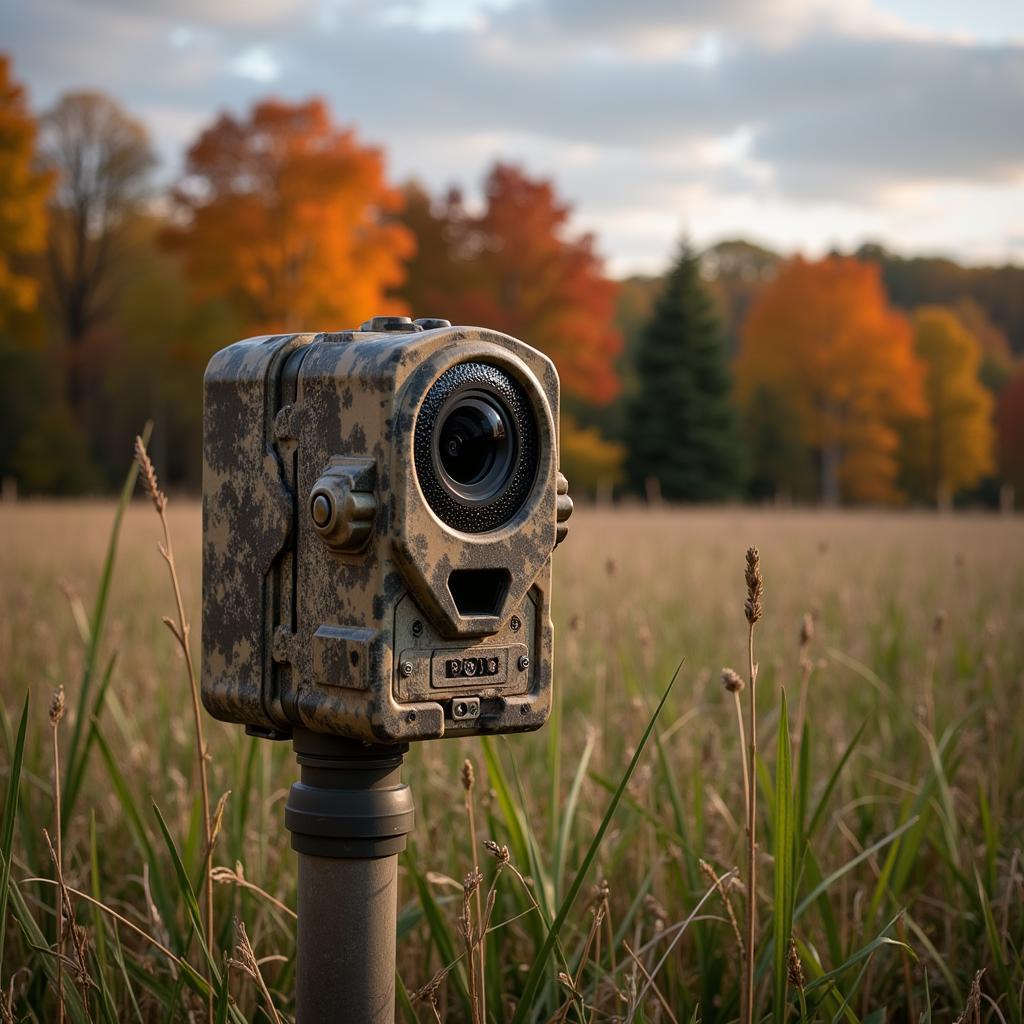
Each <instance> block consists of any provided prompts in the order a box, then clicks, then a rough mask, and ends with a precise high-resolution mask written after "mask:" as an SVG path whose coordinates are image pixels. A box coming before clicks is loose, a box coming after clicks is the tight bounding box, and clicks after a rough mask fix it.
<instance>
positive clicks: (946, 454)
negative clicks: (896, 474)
mask: <svg viewBox="0 0 1024 1024" xmlns="http://www.w3.org/2000/svg"><path fill="white" fill-rule="evenodd" d="M914 349H915V351H916V352H917V356H918V358H919V359H920V360H921V362H922V363H923V364H924V368H925V373H924V391H925V400H926V403H927V407H928V410H927V413H926V415H925V416H924V417H923V418H921V419H917V420H914V421H913V422H911V423H908V424H907V425H906V426H905V427H904V429H903V445H902V461H903V466H904V471H905V476H906V480H907V485H908V487H909V488H910V490H911V493H913V494H915V495H916V496H918V497H922V498H927V499H935V500H936V501H937V502H938V503H940V504H942V503H944V502H945V501H947V500H948V499H949V498H951V497H952V495H953V494H954V493H955V492H956V491H958V490H961V489H962V488H965V487H973V486H974V485H975V484H976V483H978V481H979V480H981V478H982V477H983V476H985V474H986V473H991V472H992V471H993V470H994V468H995V462H994V459H993V446H994V439H995V438H994V434H995V432H994V428H993V424H992V413H993V401H992V396H991V394H990V393H989V391H988V389H987V388H985V387H984V385H983V384H982V383H981V381H980V379H979V376H978V372H979V368H980V366H981V347H980V345H979V343H978V340H977V339H976V338H975V337H974V335H973V334H971V332H970V331H968V330H967V328H966V327H965V326H964V325H963V323H962V322H961V320H960V318H959V317H958V316H957V315H956V313H954V312H953V311H952V310H951V309H945V308H943V307H941V306H923V307H922V308H921V309H919V310H918V311H917V312H916V313H915V315H914Z"/></svg>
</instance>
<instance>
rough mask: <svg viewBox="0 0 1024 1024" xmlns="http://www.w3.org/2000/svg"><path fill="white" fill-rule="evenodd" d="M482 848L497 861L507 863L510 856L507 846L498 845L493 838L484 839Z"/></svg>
mask: <svg viewBox="0 0 1024 1024" xmlns="http://www.w3.org/2000/svg"><path fill="white" fill-rule="evenodd" d="M484 849H485V850H486V851H487V852H488V853H489V854H490V855H491V856H492V857H493V858H494V859H495V860H496V861H498V862H499V863H501V864H507V863H508V862H509V859H510V857H511V854H510V853H509V852H508V847H507V846H499V845H498V844H497V843H496V842H495V841H494V840H493V839H485V840H484Z"/></svg>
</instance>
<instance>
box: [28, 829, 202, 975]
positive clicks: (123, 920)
mask: <svg viewBox="0 0 1024 1024" xmlns="http://www.w3.org/2000/svg"><path fill="white" fill-rule="evenodd" d="M44 835H45V832H44ZM22 884H23V885H29V884H40V885H54V886H58V887H59V888H62V889H63V890H64V892H65V893H67V895H68V906H70V897H71V896H74V897H75V898H76V899H79V900H85V902H86V903H88V904H90V905H91V906H94V907H96V909H97V910H100V911H102V912H103V913H104V914H107V915H109V916H110V917H112V918H113V919H114V920H115V921H117V922H118V923H119V924H123V925H124V926H125V927H126V928H127V929H129V931H131V932H133V933H134V934H135V935H137V936H138V937H139V938H140V939H143V940H144V941H145V942H147V943H149V945H151V946H152V947H153V948H154V949H156V950H157V951H158V952H160V953H162V954H163V955H164V956H165V957H166V958H167V959H168V960H169V961H171V963H173V964H175V965H176V966H177V967H179V968H181V969H182V970H183V971H185V972H186V973H189V974H191V975H192V976H193V977H195V976H196V970H195V968H194V967H193V966H192V965H191V964H190V963H188V961H187V960H182V958H181V957H180V956H178V954H177V953H174V952H172V951H171V950H170V949H168V948H167V947H166V946H165V945H164V944H163V943H162V942H160V940H159V939H155V938H154V937H153V936H152V935H150V934H149V932H147V931H145V930H144V929H143V928H140V927H139V926H138V925H137V924H134V923H133V922H132V921H129V920H128V918H127V917H125V916H124V915H123V914H119V913H118V912H117V911H116V910H114V908H113V907H109V906H107V904H106V903H103V902H101V901H100V900H98V899H95V898H94V897H92V896H90V895H89V894H88V893H87V892H82V891H81V890H80V889H75V888H73V887H72V886H70V885H60V883H58V882H55V881H54V880H53V879H52V878H38V877H33V878H26V879H24V880H23V881H22Z"/></svg>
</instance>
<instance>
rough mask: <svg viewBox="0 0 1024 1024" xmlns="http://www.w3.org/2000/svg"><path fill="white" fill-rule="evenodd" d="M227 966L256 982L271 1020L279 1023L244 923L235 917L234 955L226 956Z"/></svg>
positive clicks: (278, 1017) (276, 1023)
mask: <svg viewBox="0 0 1024 1024" xmlns="http://www.w3.org/2000/svg"><path fill="white" fill-rule="evenodd" d="M228 966H229V967H234V968H236V969H238V970H240V971H241V972H242V973H243V974H247V975H248V976H249V977H250V978H252V980H253V981H254V982H256V987H257V988H258V989H259V990H260V995H261V996H263V1001H264V1002H265V1003H266V1004H267V1012H268V1013H269V1014H270V1018H271V1020H273V1022H274V1024H281V1018H280V1016H279V1015H278V1012H277V1007H276V1006H275V1005H274V1000H273V999H272V998H271V995H270V990H269V989H268V988H267V983H266V982H265V981H264V980H263V972H262V971H261V970H260V962H259V960H257V959H256V954H255V953H254V952H253V948H252V943H251V942H250V941H249V936H248V935H247V934H246V931H245V925H244V924H242V922H241V921H239V920H238V919H237V918H236V919H235V955H234V956H233V957H229V958H228Z"/></svg>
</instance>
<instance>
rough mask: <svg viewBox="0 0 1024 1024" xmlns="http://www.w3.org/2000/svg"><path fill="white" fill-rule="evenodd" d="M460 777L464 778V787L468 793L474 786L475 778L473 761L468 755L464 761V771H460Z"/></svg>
mask: <svg viewBox="0 0 1024 1024" xmlns="http://www.w3.org/2000/svg"><path fill="white" fill-rule="evenodd" d="M459 777H460V778H461V779H462V788H463V789H464V790H465V791H466V792H467V793H468V792H469V791H470V790H471V789H472V788H473V780H474V778H475V775H474V773H473V762H472V761H470V759H469V758H468V757H467V758H466V760H465V761H463V762H462V771H461V772H460V773H459Z"/></svg>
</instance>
